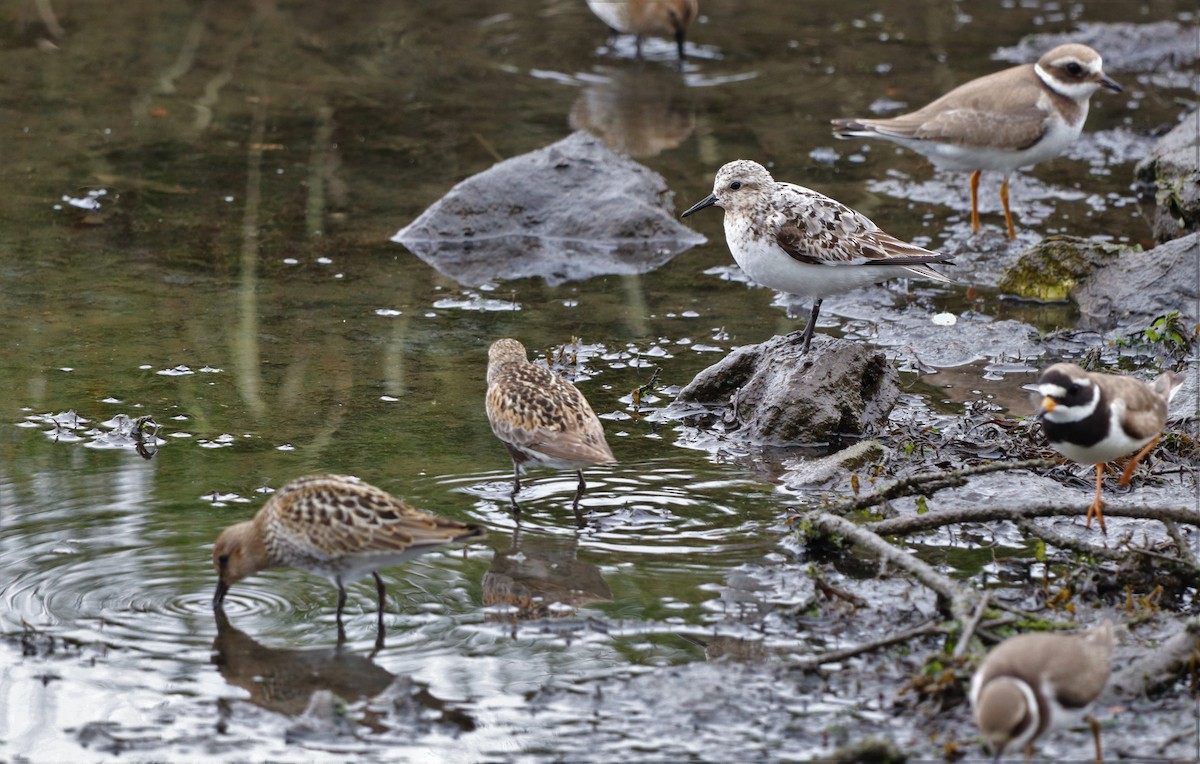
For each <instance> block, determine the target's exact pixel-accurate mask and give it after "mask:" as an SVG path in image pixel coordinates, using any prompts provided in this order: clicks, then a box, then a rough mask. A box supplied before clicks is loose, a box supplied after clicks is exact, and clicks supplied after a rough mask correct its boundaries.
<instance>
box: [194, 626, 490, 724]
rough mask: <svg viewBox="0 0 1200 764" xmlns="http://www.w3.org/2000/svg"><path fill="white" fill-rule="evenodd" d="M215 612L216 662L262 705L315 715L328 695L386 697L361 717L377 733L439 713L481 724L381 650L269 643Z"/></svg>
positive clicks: (440, 719)
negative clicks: (380, 656)
mask: <svg viewBox="0 0 1200 764" xmlns="http://www.w3.org/2000/svg"><path fill="white" fill-rule="evenodd" d="M215 616H216V621H217V636H216V639H214V640H213V645H212V662H213V664H214V665H216V666H217V669H218V670H219V671H220V672H221V676H222V677H224V678H225V681H227V682H229V684H231V685H233V686H235V687H240V688H242V689H243V690H245V691H246V692H248V693H249V694H250V697H249V698H247V699H248V700H249V701H250V702H251V703H253V704H254V705H256V706H259V707H261V708H264V709H266V710H268V711H272V712H275V713H278V714H283V715H285V716H300V715H302V714H303V715H305V716H310V715H313V711H312V709H311V706H312V705H314V704H315V701H316V700H319V699H320V698H323V697H329V696H333V697H336V698H338V699H340V700H341V702H344V703H346V704H354V703H357V702H359V701H363V700H370V699H376V700H379V699H380V698H383V699H386V700H388V702H387V703H383V704H379V703H375V704H372V707H371V708H365V709H364V710H363V711H362V714H361V718H360V719H358V721H359V723H360V724H362V725H363V726H365V727H367V728H369V729H370V730H371V731H372V732H375V733H380V732H386V731H388V730H395V729H396V728H397V727H398V726H399V723H400V722H402V723H403V725H405V726H410V723H411V722H412V721H413V720H414V719H423V720H430V719H433V720H436V722H437V723H441V724H449V725H451V726H453V727H455V728H457V729H458V730H460V731H464V732H465V731H470V730H472V729H474V728H475V722H474V720H473V719H472V718H471V717H470V716H469V715H467V714H466V713H464V712H463V711H461V710H458V709H455V708H450V707H447V705H446V703H445V702H444V701H442V700H441V699H439V698H437V697H435V696H434V695H432V694H431V693H430V692H429V690H427V689H426V688H425V687H422V686H421V685H419V684H417V683H415V682H413V681H412V679H410V678H409V677H404V676H397V675H395V674H393V673H392V672H390V671H388V670H387V669H385V668H383V667H382V666H380V665H379V664H377V663H375V661H374V660H373V658H374V656H375V652H372V653H371V655H370V656H362V655H356V654H355V653H351V652H348V651H346V650H345V649H343V647H342V646H340V645H339V646H338V647H333V648H319V649H312V650H294V649H287V648H273V647H267V646H265V645H263V644H261V643H259V642H257V641H255V640H254V638H252V637H251V636H249V635H248V634H246V633H245V632H243V631H241V630H240V629H238V628H236V627H234V626H233V625H232V624H230V622H229V618H228V617H226V615H225V612H224V611H223V610H217V611H216V613H215ZM314 696H315V697H314ZM430 711H434V712H436V713H435V714H430ZM306 712H307V713H306ZM410 717H411V718H410Z"/></svg>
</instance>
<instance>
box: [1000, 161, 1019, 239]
mask: <svg viewBox="0 0 1200 764" xmlns="http://www.w3.org/2000/svg"><path fill="white" fill-rule="evenodd" d="M1000 203H1001V204H1003V205H1004V222H1005V223H1007V224H1008V238H1010V239H1015V238H1017V229H1016V228H1014V227H1013V222H1012V213H1011V212H1009V210H1008V176H1007V175H1005V176H1004V182H1003V183H1001V184H1000Z"/></svg>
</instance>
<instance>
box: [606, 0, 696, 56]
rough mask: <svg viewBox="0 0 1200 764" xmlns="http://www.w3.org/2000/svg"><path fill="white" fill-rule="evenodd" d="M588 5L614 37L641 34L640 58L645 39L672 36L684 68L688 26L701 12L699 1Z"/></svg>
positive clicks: (626, 0)
mask: <svg viewBox="0 0 1200 764" xmlns="http://www.w3.org/2000/svg"><path fill="white" fill-rule="evenodd" d="M587 4H588V8H591V9H592V13H594V14H596V16H598V17H599V18H600V20H601V21H603V22H604V23H605V24H607V25H608V28H609V29H610V30H612V32H613V33H614V34H633V35H637V54H638V57H639V58H641V55H642V37H643V36H645V35H669V36H670V37H672V38H673V39H674V40H675V47H676V50H677V51H678V52H679V63H680V66H682V65H683V55H684V54H683V43H684V39H685V36H686V34H687V28H688V25H689V24H691V23H692V19H694V18H696V16H697V15H698V14H699V12H700V8H699V0H587Z"/></svg>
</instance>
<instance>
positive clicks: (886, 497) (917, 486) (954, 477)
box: [828, 459, 1055, 514]
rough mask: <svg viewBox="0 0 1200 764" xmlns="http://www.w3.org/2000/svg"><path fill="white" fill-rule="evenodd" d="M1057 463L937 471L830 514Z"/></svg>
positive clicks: (1026, 461) (832, 509)
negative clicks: (974, 479)
mask: <svg viewBox="0 0 1200 764" xmlns="http://www.w3.org/2000/svg"><path fill="white" fill-rule="evenodd" d="M1054 464H1055V463H1054V462H1053V461H1051V460H1049V459H1024V460H1021V461H1015V462H989V463H988V464H980V465H978V466H976V467H967V468H965V469H961V470H955V471H954V472H935V473H932V474H921V475H913V476H912V477H907V478H904V479H902V480H897V481H896V482H894V483H892V484H891V485H888V486H885V487H884V488H882V489H881V490H878V491H873V492H871V493H869V494H867V495H866V496H862V497H859V498H858V499H855V500H854V501H850V502H846V503H845V504H838V505H836V506H833V507H829V508H828V511H830V512H836V513H838V514H846V513H848V512H854V511H857V510H860V509H866V508H867V507H874V506H876V505H878V504H882V503H884V502H885V501H890V500H891V499H898V498H900V497H901V496H911V495H913V494H917V493H919V494H928V493H933V492H934V491H940V490H941V489H943V488H953V487H955V486H960V485H964V484H966V482H967V478H970V477H974V476H976V475H986V474H988V473H991V472H1007V471H1009V470H1025V469H1036V468H1043V469H1044V468H1048V467H1053V466H1054Z"/></svg>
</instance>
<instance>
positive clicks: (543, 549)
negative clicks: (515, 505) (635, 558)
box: [483, 529, 612, 620]
mask: <svg viewBox="0 0 1200 764" xmlns="http://www.w3.org/2000/svg"><path fill="white" fill-rule="evenodd" d="M578 548H579V541H578V539H576V538H574V537H572V538H558V537H554V536H530V535H528V534H522V533H521V531H520V529H518V530H516V531H514V532H513V541H512V547H511V548H509V549H508V550H507V551H504V552H501V551H497V552H496V554H495V556H494V557H492V564H491V565H490V566H489V567H488V570H487V573H486V574H485V575H484V577H483V604H484V605H511V606H513V607H515V608H516V609H517V612H516V614H515V618H517V619H535V618H547V617H554V616H563V615H570V614H571V613H572V612H574V610H575V609H576V608H579V607H583V606H584V605H587V604H589V603H592V602H612V589H610V588H609V586H608V582H607V581H605V580H604V577H603V576H601V575H600V568H599V567H597V566H596V565H594V564H592V563H590V562H586V561H584V560H580V559H578V558H577V557H576V553H577V552H578ZM500 617H501V618H502V619H504V620H508V619H509V618H511V617H514V616H513V615H511V614H504V615H502V616H500Z"/></svg>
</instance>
